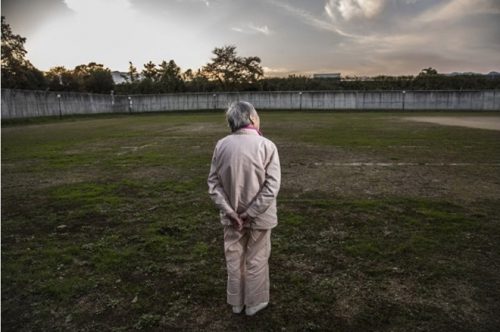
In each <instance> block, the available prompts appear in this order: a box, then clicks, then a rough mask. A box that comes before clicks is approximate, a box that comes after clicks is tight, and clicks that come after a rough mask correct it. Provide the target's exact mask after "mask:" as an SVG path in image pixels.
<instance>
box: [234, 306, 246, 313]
mask: <svg viewBox="0 0 500 332" xmlns="http://www.w3.org/2000/svg"><path fill="white" fill-rule="evenodd" d="M243 308H244V306H242V305H233V313H235V314H241V313H242V312H243Z"/></svg>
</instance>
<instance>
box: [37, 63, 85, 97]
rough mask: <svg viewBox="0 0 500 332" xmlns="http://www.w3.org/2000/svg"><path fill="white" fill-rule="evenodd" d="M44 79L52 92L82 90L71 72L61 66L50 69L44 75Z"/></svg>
mask: <svg viewBox="0 0 500 332" xmlns="http://www.w3.org/2000/svg"><path fill="white" fill-rule="evenodd" d="M45 78H46V80H47V84H48V87H49V89H50V90H53V91H79V90H82V89H81V88H80V86H79V84H78V80H77V78H76V77H75V75H74V74H73V71H71V70H68V69H66V68H65V67H63V66H57V67H53V68H50V69H49V71H47V72H46V73H45Z"/></svg>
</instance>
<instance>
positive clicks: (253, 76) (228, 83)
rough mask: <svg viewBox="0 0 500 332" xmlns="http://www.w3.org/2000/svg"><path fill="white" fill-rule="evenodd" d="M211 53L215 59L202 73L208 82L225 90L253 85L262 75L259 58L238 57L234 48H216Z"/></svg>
mask: <svg viewBox="0 0 500 332" xmlns="http://www.w3.org/2000/svg"><path fill="white" fill-rule="evenodd" d="M212 53H213V54H214V55H215V57H214V58H212V62H210V63H208V64H207V65H206V66H204V67H203V69H202V71H203V73H204V75H205V76H206V77H207V78H208V79H209V80H215V81H217V82H219V83H220V85H221V86H222V87H223V88H224V89H226V90H230V89H235V88H236V87H237V86H238V85H241V84H253V83H255V82H257V80H258V79H259V78H261V77H262V76H263V75H264V70H263V69H262V67H261V65H260V62H261V60H260V58H259V57H256V56H251V57H248V58H245V57H239V56H237V54H236V46H224V47H220V48H219V47H216V48H215V49H214V50H213V51H212Z"/></svg>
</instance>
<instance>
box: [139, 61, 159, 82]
mask: <svg viewBox="0 0 500 332" xmlns="http://www.w3.org/2000/svg"><path fill="white" fill-rule="evenodd" d="M142 76H143V77H144V78H145V79H149V80H151V81H152V82H156V81H157V80H158V69H157V68H156V65H155V64H154V63H153V62H152V61H149V62H148V63H146V64H145V65H144V69H143V70H142Z"/></svg>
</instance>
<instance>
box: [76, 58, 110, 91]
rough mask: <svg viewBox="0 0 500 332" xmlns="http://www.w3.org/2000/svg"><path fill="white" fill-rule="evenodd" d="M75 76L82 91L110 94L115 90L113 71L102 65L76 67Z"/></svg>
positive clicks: (92, 63)
mask: <svg viewBox="0 0 500 332" xmlns="http://www.w3.org/2000/svg"><path fill="white" fill-rule="evenodd" d="M73 74H74V76H75V77H76V80H77V81H78V83H79V86H80V89H81V90H82V91H86V92H95V93H109V92H110V91H111V90H113V87H114V81H113V76H112V75H111V70H109V69H108V68H105V67H104V65H102V64H99V63H95V62H90V63H89V64H87V65H79V66H76V67H75V69H74V70H73Z"/></svg>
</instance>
